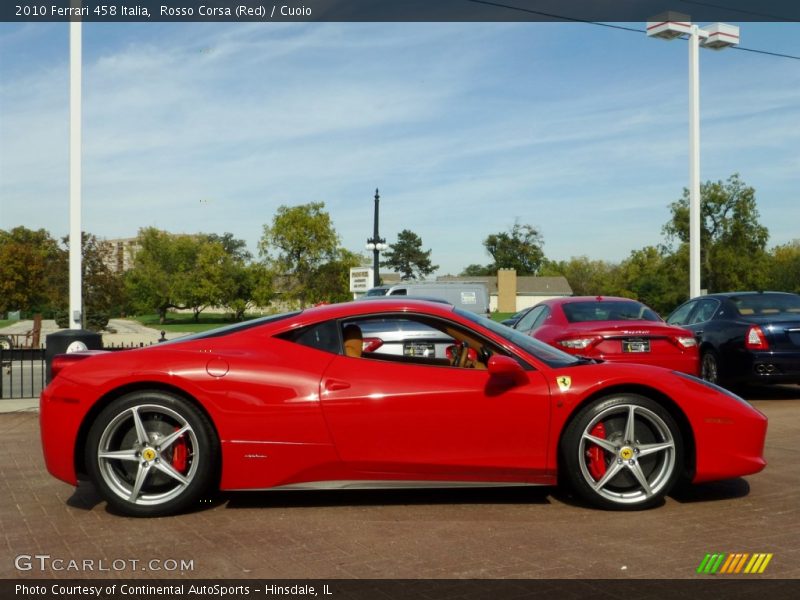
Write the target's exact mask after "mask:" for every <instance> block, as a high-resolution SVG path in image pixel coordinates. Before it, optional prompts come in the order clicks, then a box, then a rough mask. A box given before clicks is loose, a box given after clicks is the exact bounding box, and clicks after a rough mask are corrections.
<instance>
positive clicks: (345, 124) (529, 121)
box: [0, 23, 800, 275]
mask: <svg viewBox="0 0 800 600" xmlns="http://www.w3.org/2000/svg"><path fill="white" fill-rule="evenodd" d="M627 25H628V26H630V27H634V28H640V29H644V26H645V24H644V23H632V24H627ZM739 25H741V28H742V29H741V39H742V42H741V46H742V47H745V48H750V49H759V50H765V51H769V52H777V53H787V54H792V55H795V56H800V24H789V23H740V24H739ZM68 66H69V35H68V25H67V24H64V23H22V24H12V23H0V229H6V230H8V229H11V228H13V227H16V226H20V225H22V226H25V227H28V228H33V229H38V228H45V229H47V230H49V231H50V232H51V234H52V235H53V236H56V237H61V236H64V235H66V234H67V233H68V231H69V178H68V174H69V155H68V148H69V108H68V102H69V88H68V81H69V69H68ZM687 67H688V47H687V44H686V42H685V41H681V40H676V41H672V42H665V41H662V40H657V39H650V38H647V36H646V35H645V34H644V33H637V32H631V31H623V30H619V29H612V28H608V27H601V26H594V25H590V24H581V23H568V24H559V23H253V24H248V23H132V24H125V23H85V24H84V25H83V210H82V223H83V229H84V230H85V231H88V232H91V233H93V234H95V235H97V236H99V237H101V238H108V239H112V238H118V237H133V236H135V235H136V234H137V231H138V230H139V228H141V227H148V226H153V227H158V228H160V229H164V230H167V231H170V232H173V233H196V232H207V233H212V232H213V233H219V234H222V233H225V232H230V233H233V234H234V236H236V237H237V238H241V239H244V240H246V241H247V243H248V246H249V247H250V249H251V251H252V252H253V253H254V254H257V243H258V240H259V239H260V237H261V235H262V233H263V226H264V225H265V224H269V223H270V222H271V221H272V218H273V216H274V214H275V211H276V209H277V208H278V207H279V206H281V205H297V204H305V203H308V202H324V203H325V208H326V210H327V211H328V212H329V213H330V215H331V217H332V220H333V223H334V226H335V228H336V231H337V232H338V234H339V236H340V239H341V243H342V245H343V246H344V247H346V248H348V249H350V250H352V251H355V252H361V253H364V254H365V255H366V252H365V250H364V245H365V243H366V240H367V238H368V237H370V236H371V235H372V222H373V207H374V202H373V196H374V193H375V189H376V188H379V189H380V197H381V205H380V207H381V210H380V233H381V236H382V237H385V238H386V239H387V242H388V243H390V244H391V243H393V242H394V241H395V240H396V236H397V233H398V232H400V231H401V230H403V229H410V230H412V231H414V232H415V233H417V234H418V235H420V236H421V238H422V240H423V246H424V248H425V249H431V250H432V255H431V258H432V260H433V262H434V263H435V264H438V265H439V270H438V271H437V273H436V275H445V274H457V273H459V272H460V271H461V270H462V269H463V268H464V267H466V266H467V265H468V264H472V263H480V264H486V263H488V262H490V257H489V255H488V254H487V253H486V251H485V249H484V247H483V245H482V241H483V240H484V239H485V238H486V236H487V235H489V234H490V233H497V232H500V231H506V230H508V229H509V228H510V227H511V226H512V225H513V224H514V222H515V221H519V222H520V223H522V224H531V225H533V226H534V227H536V228H537V229H538V230H539V231H540V232H541V234H542V237H543V240H544V246H543V249H544V252H545V255H546V256H547V257H548V258H550V259H554V260H566V259H569V258H570V257H573V256H582V255H585V256H588V257H590V258H592V259H603V260H608V261H614V262H617V261H620V260H623V259H624V258H626V257H627V256H628V255H629V254H630V252H631V251H633V250H636V249H639V248H642V247H644V246H647V245H655V244H659V243H661V242H663V241H664V237H663V235H662V232H661V229H662V227H663V225H664V224H665V223H666V222H667V220H668V219H669V216H670V212H669V204H670V203H671V202H673V201H675V200H677V199H679V198H680V197H681V195H682V190H683V188H684V187H686V186H687V185H688V69H687ZM700 79H701V95H700V109H701V180H702V181H708V180H713V181H717V180H724V179H727V178H728V177H729V176H731V175H732V174H733V173H739V174H740V176H741V178H742V179H743V180H744V181H745V182H746V183H747V184H748V185H751V186H753V187H754V188H755V189H756V198H757V202H758V208H759V211H760V215H761V223H762V224H763V225H765V226H766V227H767V228H768V229H769V232H770V242H769V246H770V247H772V246H774V245H777V244H784V243H787V242H790V241H792V240H793V239H797V238H800V201H798V200H799V199H798V193H800V60H792V59H788V58H780V57H775V56H767V55H763V54H757V53H752V52H746V51H741V50H726V51H723V52H714V51H711V50H705V49H704V50H701V52H700Z"/></svg>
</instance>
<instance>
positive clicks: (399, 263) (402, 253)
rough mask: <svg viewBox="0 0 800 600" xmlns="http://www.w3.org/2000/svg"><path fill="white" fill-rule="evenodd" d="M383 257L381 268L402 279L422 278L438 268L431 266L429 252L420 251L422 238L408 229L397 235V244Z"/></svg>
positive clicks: (390, 246) (392, 245)
mask: <svg viewBox="0 0 800 600" xmlns="http://www.w3.org/2000/svg"><path fill="white" fill-rule="evenodd" d="M383 255H384V257H385V260H384V261H382V262H381V266H382V267H389V268H390V269H392V270H394V271H396V272H397V273H400V275H401V276H402V279H417V277H418V276H419V278H424V277H427V276H428V275H430V274H431V273H433V272H434V271H435V270H436V269H438V268H439V265H434V264H431V251H430V250H423V249H422V238H420V237H419V236H418V235H417V234H416V233H414V232H413V231H410V230H408V229H404V230H403V231H401V232H400V233H398V234H397V242H396V243H394V244H390V245H389V250H387V251H386V252H384V254H383Z"/></svg>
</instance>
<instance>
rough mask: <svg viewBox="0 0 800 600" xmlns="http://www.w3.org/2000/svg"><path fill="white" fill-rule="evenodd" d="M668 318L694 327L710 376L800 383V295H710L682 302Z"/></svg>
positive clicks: (733, 380)
mask: <svg viewBox="0 0 800 600" xmlns="http://www.w3.org/2000/svg"><path fill="white" fill-rule="evenodd" d="M667 323H669V324H671V325H680V326H681V327H685V328H686V329H690V330H692V331H693V332H694V334H695V337H696V338H697V342H698V344H699V346H700V357H701V358H700V361H701V374H702V376H703V378H704V379H706V380H708V381H711V382H714V383H720V384H723V385H730V384H737V383H739V384H740V383H757V384H761V383H800V295H797V294H788V293H784V292H731V293H725V294H709V295H708V296H701V297H698V298H693V299H691V300H689V301H688V302H685V303H684V304H682V305H680V306H679V307H678V308H676V309H675V310H674V311H673V313H672V314H671V315H670V316H669V317H667Z"/></svg>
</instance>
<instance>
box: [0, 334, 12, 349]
mask: <svg viewBox="0 0 800 600" xmlns="http://www.w3.org/2000/svg"><path fill="white" fill-rule="evenodd" d="M13 349H14V343H13V342H12V341H11V338H10V337H8V336H7V335H0V350H13Z"/></svg>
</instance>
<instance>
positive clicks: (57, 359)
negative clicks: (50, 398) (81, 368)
mask: <svg viewBox="0 0 800 600" xmlns="http://www.w3.org/2000/svg"><path fill="white" fill-rule="evenodd" d="M105 352H106V351H104V350H87V351H85V352H71V353H69V354H56V355H55V356H54V357H53V362H51V363H50V379H51V380H53V379H55V378H56V375H58V374H59V372H61V371H62V370H64V369H66V368H67V367H68V366H70V365H74V364H75V363H76V362H80V361H82V360H84V359H86V358H90V357H92V356H94V355H95V354H104V353H105Z"/></svg>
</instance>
